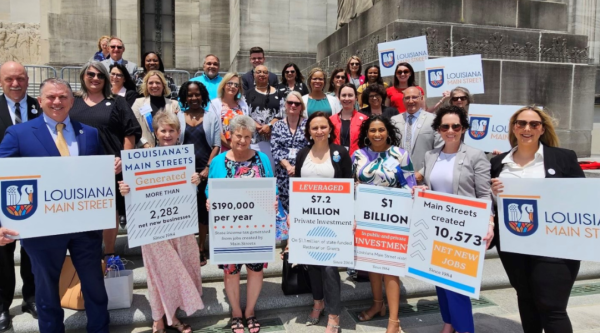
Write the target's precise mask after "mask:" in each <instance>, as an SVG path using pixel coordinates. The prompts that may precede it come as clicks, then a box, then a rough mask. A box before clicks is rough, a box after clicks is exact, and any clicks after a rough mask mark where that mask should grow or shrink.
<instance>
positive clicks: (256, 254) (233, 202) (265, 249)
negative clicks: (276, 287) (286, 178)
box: [208, 178, 277, 264]
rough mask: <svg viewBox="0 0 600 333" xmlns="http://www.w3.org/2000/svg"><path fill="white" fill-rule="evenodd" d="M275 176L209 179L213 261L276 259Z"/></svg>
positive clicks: (267, 260)
mask: <svg viewBox="0 0 600 333" xmlns="http://www.w3.org/2000/svg"><path fill="white" fill-rule="evenodd" d="M275 182H276V179H275V178H225V179H209V180H208V193H209V203H210V210H209V211H208V212H209V221H210V225H209V231H210V261H211V263H212V264H252V263H265V262H273V261H275V222H276V220H275V218H276V214H277V212H276V211H275V202H276V196H275V188H276V186H277V185H276V183H275Z"/></svg>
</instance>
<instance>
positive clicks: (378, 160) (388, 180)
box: [352, 146, 417, 189]
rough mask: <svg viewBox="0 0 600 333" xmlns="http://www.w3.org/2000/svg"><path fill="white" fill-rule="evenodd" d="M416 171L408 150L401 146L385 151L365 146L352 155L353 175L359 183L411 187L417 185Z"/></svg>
mask: <svg viewBox="0 0 600 333" xmlns="http://www.w3.org/2000/svg"><path fill="white" fill-rule="evenodd" d="M389 159H393V160H390V161H388V160H389ZM414 173H415V172H414V169H413V166H412V163H411V161H410V158H409V156H408V152H407V151H405V150H404V149H402V148H399V147H394V146H392V147H390V148H389V149H388V150H386V151H384V152H374V151H372V150H371V149H369V148H366V147H365V148H362V149H359V150H357V151H356V152H355V153H354V155H353V156H352V175H353V178H354V181H355V182H357V183H359V184H367V185H377V186H384V187H395V188H404V189H409V188H412V187H413V186H415V185H417V181H416V180H415V175H414Z"/></svg>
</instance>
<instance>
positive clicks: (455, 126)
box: [440, 124, 462, 132]
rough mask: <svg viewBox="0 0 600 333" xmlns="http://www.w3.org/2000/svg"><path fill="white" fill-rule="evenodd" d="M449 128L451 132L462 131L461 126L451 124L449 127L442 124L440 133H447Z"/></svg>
mask: <svg viewBox="0 0 600 333" xmlns="http://www.w3.org/2000/svg"><path fill="white" fill-rule="evenodd" d="M450 128H452V130H453V131H454V132H458V131H460V130H461V129H462V125H461V124H452V125H450V124H442V125H440V131H442V132H448V130H449V129H450Z"/></svg>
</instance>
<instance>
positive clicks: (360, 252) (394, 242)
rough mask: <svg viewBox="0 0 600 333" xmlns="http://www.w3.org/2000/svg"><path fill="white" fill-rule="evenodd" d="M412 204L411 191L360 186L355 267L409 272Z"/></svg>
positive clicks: (385, 271)
mask: <svg viewBox="0 0 600 333" xmlns="http://www.w3.org/2000/svg"><path fill="white" fill-rule="evenodd" d="M412 205H413V199H412V195H411V191H410V190H403V189H397V188H388V187H381V186H372V185H359V186H358V187H357V188H356V231H355V232H354V260H355V266H354V268H355V269H358V270H363V271H367V272H374V273H381V274H387V275H395V276H404V275H405V274H406V252H407V250H408V237H409V231H410V228H409V218H410V216H411V211H412Z"/></svg>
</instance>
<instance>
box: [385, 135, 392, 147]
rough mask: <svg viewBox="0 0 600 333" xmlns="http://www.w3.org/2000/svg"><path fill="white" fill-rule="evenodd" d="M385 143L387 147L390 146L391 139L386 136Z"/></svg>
mask: <svg viewBox="0 0 600 333" xmlns="http://www.w3.org/2000/svg"><path fill="white" fill-rule="evenodd" d="M385 142H386V143H387V144H388V145H391V144H392V138H390V137H389V136H388V137H387V139H385Z"/></svg>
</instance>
